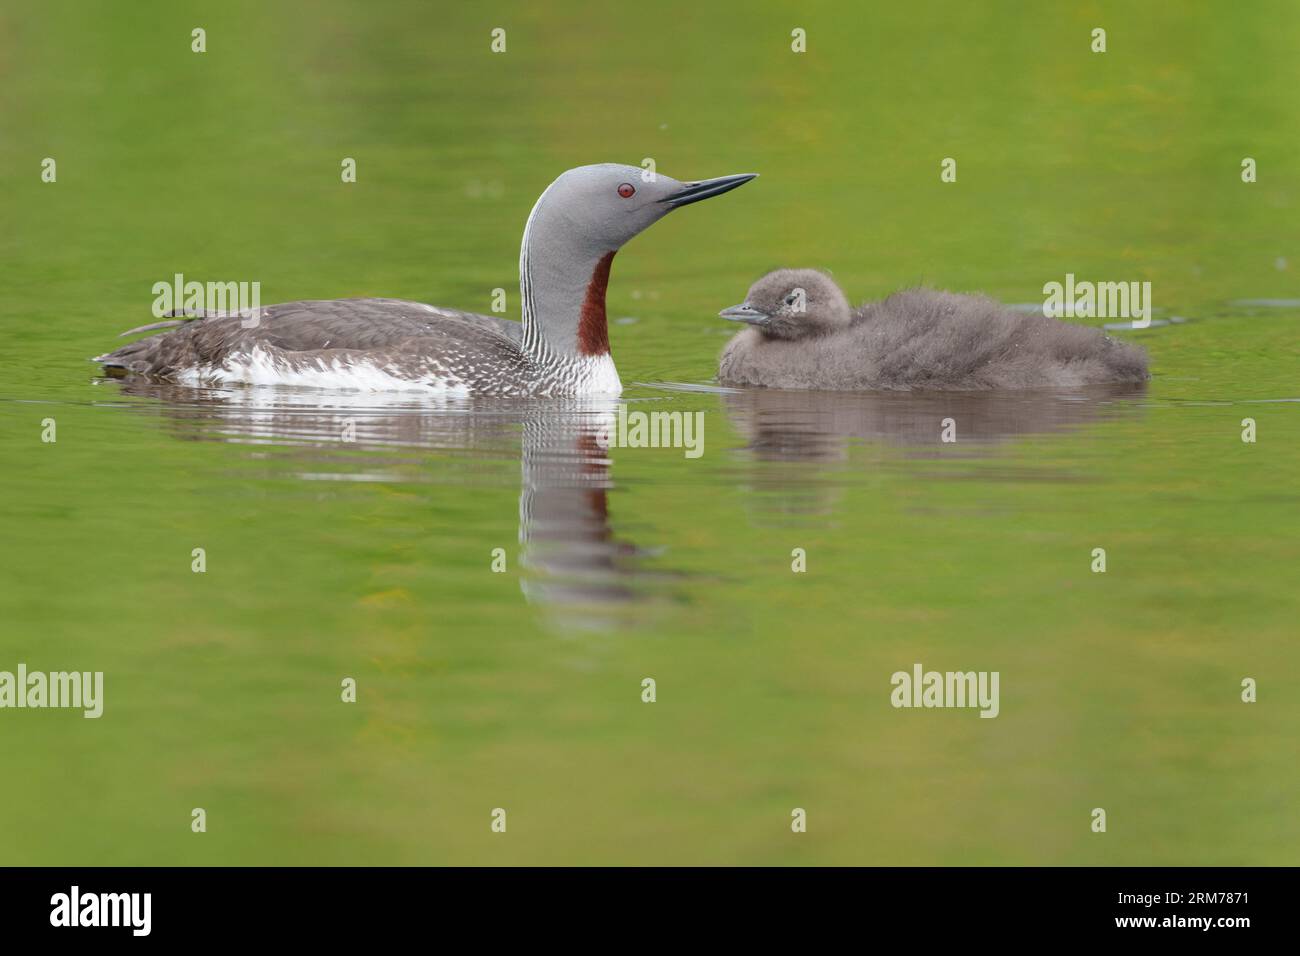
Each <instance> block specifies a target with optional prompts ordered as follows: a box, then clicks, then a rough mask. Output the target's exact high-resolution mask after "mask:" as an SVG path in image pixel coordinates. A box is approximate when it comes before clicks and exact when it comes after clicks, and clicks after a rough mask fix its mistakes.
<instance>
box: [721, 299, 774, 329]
mask: <svg viewBox="0 0 1300 956" xmlns="http://www.w3.org/2000/svg"><path fill="white" fill-rule="evenodd" d="M718 315H720V316H722V317H723V318H724V319H728V320H730V321H732V322H748V323H749V324H750V325H767V323H768V322H770V321H772V317H771V316H770V315H768V314H767V313H766V312H760V311H759V310H758V309H756V308H754V307H753V306H752V305H750V304H749V303H748V302H742V303H741V304H740V305H733V306H732V307H731V308H729V309H723V310H722V311H721V312H719V313H718Z"/></svg>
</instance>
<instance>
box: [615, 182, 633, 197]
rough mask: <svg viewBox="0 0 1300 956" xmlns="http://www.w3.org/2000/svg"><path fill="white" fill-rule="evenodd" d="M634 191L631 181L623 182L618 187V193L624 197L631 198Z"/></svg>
mask: <svg viewBox="0 0 1300 956" xmlns="http://www.w3.org/2000/svg"><path fill="white" fill-rule="evenodd" d="M635 192H636V187H635V186H633V185H632V184H631V183H623V184H622V185H621V186H619V187H618V194H619V195H620V196H622V197H623V198H624V199H631V198H632V194H633V193H635Z"/></svg>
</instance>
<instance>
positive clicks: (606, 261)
mask: <svg viewBox="0 0 1300 956" xmlns="http://www.w3.org/2000/svg"><path fill="white" fill-rule="evenodd" d="M613 261H614V253H612V252H607V253H605V254H604V255H603V256H601V257H600V261H599V262H597V263H596V268H595V269H592V270H591V281H590V282H588V283H587V295H586V297H585V298H583V300H582V314H581V315H580V316H579V317H578V351H579V352H580V353H582V354H583V355H608V354H609V325H608V323H607V321H606V319H605V288H606V286H608V285H609V267H610V264H611V263H612V262H613Z"/></svg>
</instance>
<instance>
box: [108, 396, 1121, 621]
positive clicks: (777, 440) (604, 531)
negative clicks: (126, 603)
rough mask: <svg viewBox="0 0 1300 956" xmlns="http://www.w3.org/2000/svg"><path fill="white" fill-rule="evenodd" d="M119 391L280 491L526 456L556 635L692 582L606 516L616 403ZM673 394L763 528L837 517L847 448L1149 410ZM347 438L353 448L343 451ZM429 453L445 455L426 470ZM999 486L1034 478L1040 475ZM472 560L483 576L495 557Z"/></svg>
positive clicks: (525, 521)
mask: <svg viewBox="0 0 1300 956" xmlns="http://www.w3.org/2000/svg"><path fill="white" fill-rule="evenodd" d="M111 385H112V386H113V387H114V388H115V389H118V390H120V393H121V395H122V396H124V397H125V398H127V399H128V400H129V404H127V406H126V407H127V408H129V409H131V410H133V411H137V412H140V413H144V414H151V415H156V414H159V413H161V415H162V416H163V418H164V420H165V421H167V422H168V423H169V424H170V426H171V427H172V429H173V430H174V432H175V434H176V435H177V437H179V438H182V439H185V440H209V441H221V442H229V443H235V444H247V445H256V446H258V448H257V451H256V453H255V454H250V455H248V456H246V457H247V460H248V461H249V462H253V463H255V465H256V466H257V467H265V468H267V469H268V470H269V471H270V475H269V476H270V477H275V478H283V477H285V476H286V475H288V476H292V477H293V478H295V479H298V480H303V481H323V480H339V481H353V482H383V483H391V484H394V485H403V484H421V483H430V482H436V483H438V484H440V485H444V486H449V487H454V488H461V487H463V488H477V487H482V486H483V485H484V484H485V483H486V484H490V483H491V481H492V477H491V476H492V474H493V472H494V471H496V472H497V473H498V474H499V475H500V478H501V480H508V479H506V478H505V474H504V473H503V472H501V471H500V470H499V469H496V468H495V465H497V464H499V463H501V462H503V461H509V460H512V459H514V458H515V457H516V456H518V458H519V461H520V467H521V487H520V493H519V505H518V543H519V545H520V550H519V553H518V555H514V554H510V555H508V567H509V568H510V570H511V571H512V572H513V570H514V568H515V562H516V558H517V560H518V567H519V568H520V569H521V570H522V572H523V573H522V574H520V575H519V582H520V583H519V586H520V588H521V590H522V592H523V594H524V596H525V597H526V599H527V600H529V601H530V602H535V603H537V604H539V605H543V606H545V607H547V608H549V609H550V610H549V611H548V617H550V619H551V623H552V624H554V625H556V626H558V627H562V628H573V627H582V628H603V627H610V626H613V625H615V624H616V623H617V624H618V625H620V626H625V627H626V626H629V625H632V624H633V623H634V622H639V621H641V618H642V617H643V614H644V611H645V610H646V608H647V606H650V605H654V604H656V603H662V602H664V601H665V600H668V601H674V602H678V601H681V600H683V599H684V596H683V595H682V593H681V586H682V585H683V584H684V583H685V582H686V580H687V579H686V577H685V576H684V574H682V573H680V572H674V571H671V570H662V569H661V568H660V567H659V562H657V561H656V562H655V567H654V568H653V569H652V568H650V567H648V566H647V559H648V558H649V557H651V556H653V555H655V554H657V551H654V550H650V549H645V548H639V547H638V546H637V545H636V544H634V543H632V542H630V541H627V540H625V539H624V538H620V537H618V536H616V534H615V531H614V528H615V526H616V525H615V522H614V520H613V519H612V517H611V513H610V508H609V492H610V491H611V490H612V489H613V488H614V487H615V482H614V477H613V468H612V463H611V460H610V454H609V450H608V449H607V448H606V446H605V444H604V442H605V440H606V439H607V437H608V435H609V434H610V432H611V424H612V422H613V421H614V419H615V417H616V415H617V406H618V403H616V402H614V401H613V400H609V399H598V398H584V399H567V400H561V401H555V400H550V401H519V400H507V399H463V400H449V399H441V400H435V399H429V398H413V397H412V396H410V395H406V396H400V395H389V396H380V395H376V394H368V395H367V394H355V393H352V394H350V393H339V392H332V393H331V392H322V391H315V390H308V389H291V388H259V387H251V388H250V387H241V386H236V387H232V388H226V389H213V388H190V387H185V386H178V385H172V384H167V383H155V382H149V381H146V380H126V381H118V380H115V381H113V382H112V383H111ZM665 388H666V389H667V390H670V391H679V392H680V391H683V390H685V391H688V392H691V393H693V394H695V395H696V396H698V401H694V402H692V403H691V406H692V408H693V409H697V408H703V409H705V410H706V416H705V417H706V420H707V421H709V427H710V428H717V429H718V431H719V433H721V431H722V425H721V422H720V420H719V419H718V417H717V409H718V407H719V405H720V406H721V408H722V409H723V410H724V411H725V414H726V416H727V418H728V419H729V420H730V424H731V427H732V428H733V429H734V430H735V431H736V432H738V433H739V436H740V440H741V442H742V445H741V446H740V448H739V449H737V448H731V449H727V448H725V446H724V445H723V443H722V442H721V440H720V439H718V440H716V442H715V443H713V444H710V445H709V448H710V454H719V455H728V456H731V457H732V458H733V459H734V458H737V457H739V461H740V467H741V468H742V469H743V478H742V484H743V485H745V486H746V487H748V488H750V489H751V490H753V491H754V492H756V494H754V495H753V496H752V498H753V500H752V502H749V504H751V505H752V506H753V508H754V509H755V511H756V512H757V513H756V514H753V520H755V522H756V523H768V520H769V518H770V516H771V515H773V514H775V515H779V516H784V517H786V518H789V517H791V516H798V517H800V518H801V519H804V520H806V519H807V518H808V517H810V516H826V515H831V514H834V513H835V512H836V510H837V508H838V499H839V488H840V485H841V484H842V479H841V478H840V477H838V476H837V474H836V471H835V470H834V469H832V468H828V467H827V466H836V465H838V464H842V463H850V467H851V468H852V469H853V470H854V471H868V470H870V469H872V468H874V467H875V466H876V464H877V462H876V461H875V460H873V459H872V458H871V457H870V452H868V453H866V454H862V453H854V454H852V455H851V453H850V447H851V446H853V445H859V446H863V445H866V446H876V448H877V450H878V451H881V452H883V449H884V448H885V447H886V446H891V447H894V448H895V449H896V450H898V451H900V452H901V454H902V456H903V457H904V458H911V459H915V458H932V457H951V456H958V457H964V458H967V459H969V458H971V457H986V456H989V455H991V454H995V453H996V452H995V449H996V448H997V447H998V446H1000V445H1002V444H1004V443H1006V442H1009V441H1012V440H1015V439H1024V438H1027V437H1029V436H1033V435H1039V434H1048V433H1056V432H1066V431H1069V430H1072V429H1075V428H1078V427H1081V426H1084V425H1088V424H1092V423H1098V422H1103V421H1105V420H1108V419H1110V418H1114V417H1117V416H1121V415H1124V414H1130V413H1131V410H1132V409H1133V407H1134V403H1133V400H1135V399H1140V398H1142V396H1143V395H1144V394H1145V386H1142V385H1136V386H1106V387H1096V388H1089V389H1075V390H1069V389H1066V390H1059V391H1044V392H1032V393H1031V392H1018V393H1011V394H1004V393H993V392H980V393H957V392H949V393H904V392H897V393H845V392H807V391H779V390H771V389H746V390H742V391H735V392H727V391H721V390H715V389H708V388H701V387H698V386H690V387H687V388H685V389H680V388H674V387H672V386H665ZM667 393H668V392H667V391H666V392H665V394H667ZM633 404H635V402H634V403H633ZM944 418H953V419H954V420H955V421H956V422H957V427H958V439H959V440H958V442H957V443H956V444H955V445H944V444H942V443H941V442H940V437H939V436H940V427H941V422H942V420H943V419H944ZM349 431H350V432H351V433H352V434H351V437H352V438H353V441H352V442H348V441H346V440H345V438H344V436H345V435H346V434H347V433H348V432H349ZM358 452H360V453H361V454H358ZM436 452H442V453H448V454H449V456H450V457H439V458H438V459H437V460H436V461H435V462H430V459H429V455H430V454H431V453H436ZM624 454H628V455H630V454H635V452H625V453H624ZM677 460H678V461H679V462H681V465H680V467H682V468H683V469H687V470H688V472H687V473H686V474H685V475H684V476H683V479H682V480H683V482H685V483H696V482H697V481H698V479H697V478H695V477H694V476H691V475H690V474H689V469H693V468H697V467H699V465H698V464H697V463H695V462H691V461H688V460H686V459H677ZM286 464H287V465H288V469H287V470H282V467H281V466H284V465H286ZM431 464H432V465H433V466H436V471H435V470H432V469H431V467H430V465H431ZM485 465H486V467H485ZM1009 467H1011V466H1009ZM964 476H965V474H964V473H963V472H955V471H954V472H951V473H949V474H948V475H946V477H949V478H961V477H964ZM982 477H983V478H984V479H985V480H987V479H989V478H990V477H993V478H997V477H998V475H996V474H993V475H990V473H989V472H984V473H982ZM1002 477H1004V478H1007V479H1009V480H1044V474H1043V472H1041V471H1039V472H1035V473H1033V474H1032V475H1024V474H1018V473H1015V472H1014V471H1008V472H1007V473H1006V474H1004V475H1002ZM767 492H772V493H771V494H767ZM470 530H474V529H470ZM502 543H503V544H504V543H505V542H502ZM658 544H663V545H667V544H668V542H658ZM466 561H467V562H477V563H478V564H477V566H481V567H483V568H487V567H488V564H489V558H488V553H487V551H486V550H484V551H483V553H481V554H479V553H475V554H474V555H472V556H470V557H467V558H466ZM620 606H622V607H626V608H628V609H634V610H635V612H636V614H635V617H633V616H625V615H623V614H622V613H621V612H619V611H618V608H619V607H620Z"/></svg>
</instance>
